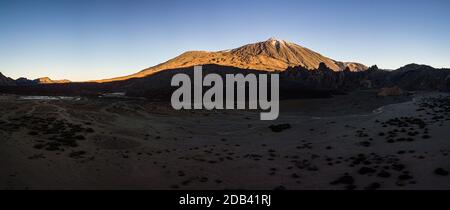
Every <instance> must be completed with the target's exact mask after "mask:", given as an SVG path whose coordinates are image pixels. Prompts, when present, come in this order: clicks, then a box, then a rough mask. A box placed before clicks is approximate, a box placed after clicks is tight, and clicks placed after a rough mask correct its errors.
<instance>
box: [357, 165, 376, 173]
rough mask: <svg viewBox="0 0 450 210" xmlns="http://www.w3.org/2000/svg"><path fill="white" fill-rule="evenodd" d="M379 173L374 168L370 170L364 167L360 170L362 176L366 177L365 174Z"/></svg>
mask: <svg viewBox="0 0 450 210" xmlns="http://www.w3.org/2000/svg"><path fill="white" fill-rule="evenodd" d="M375 172H377V171H376V170H375V169H373V168H369V167H362V168H361V169H359V171H358V173H359V174H361V175H365V174H373V173H375Z"/></svg>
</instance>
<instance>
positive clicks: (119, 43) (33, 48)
mask: <svg viewBox="0 0 450 210" xmlns="http://www.w3.org/2000/svg"><path fill="white" fill-rule="evenodd" d="M272 36H275V37H278V38H280V39H285V40H288V41H292V42H295V43H298V44H300V45H302V46H305V47H308V48H310V49H312V50H315V51H317V52H319V53H322V54H323V55H325V56H328V57H331V58H333V59H337V60H343V61H357V62H362V63H364V64H367V65H373V64H377V65H379V66H380V67H382V68H390V69H394V68H398V67H400V66H403V65H405V64H408V63H412V62H416V63H425V64H429V65H432V66H435V67H450V38H449V37H450V1H449V0H421V1H419V0H397V1H395V0H377V1H374V0H359V1H356V0H339V1H337V0H328V1H327V0H322V1H321V0H315V1H301V0H285V1H283V0H226V1H224V0H161V1H156V0H155V1H150V0H147V1H144V0H0V71H1V72H3V73H4V74H5V75H7V76H10V77H13V78H17V77H21V76H25V77H28V78H37V77H43V76H49V77H51V78H54V79H62V78H67V79H71V80H74V81H80V80H90V79H101V78H110V77H115V76H122V75H127V74H131V73H135V72H137V71H140V70H142V69H144V68H146V67H150V66H153V65H155V64H158V63H161V62H163V61H166V60H168V59H170V58H173V57H175V56H177V55H179V54H181V53H182V52H184V51H187V50H222V49H229V48H234V47H238V46H241V45H243V44H247V43H253V42H257V41H263V40H266V39H268V38H270V37H272Z"/></svg>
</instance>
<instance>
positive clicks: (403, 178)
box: [398, 174, 413, 180]
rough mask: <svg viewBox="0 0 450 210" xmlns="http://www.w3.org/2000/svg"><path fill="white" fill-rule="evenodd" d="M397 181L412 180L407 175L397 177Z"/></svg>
mask: <svg viewBox="0 0 450 210" xmlns="http://www.w3.org/2000/svg"><path fill="white" fill-rule="evenodd" d="M398 179H399V180H411V179H413V177H412V176H410V175H408V174H403V175H400V176H398Z"/></svg>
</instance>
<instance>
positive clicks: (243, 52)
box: [91, 38, 367, 83]
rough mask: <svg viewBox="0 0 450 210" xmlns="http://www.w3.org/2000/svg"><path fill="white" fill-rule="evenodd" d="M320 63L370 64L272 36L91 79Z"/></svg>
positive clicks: (353, 67) (358, 67)
mask: <svg viewBox="0 0 450 210" xmlns="http://www.w3.org/2000/svg"><path fill="white" fill-rule="evenodd" d="M320 63H324V64H326V65H327V66H328V67H329V68H330V69H332V70H333V71H343V70H345V69H347V68H348V70H350V71H364V70H367V66H365V65H363V64H360V63H355V62H341V61H336V60H333V59H331V58H328V57H325V56H323V55H321V54H319V53H317V52H315V51H313V50H310V49H308V48H305V47H302V46H300V45H298V44H295V43H292V42H288V41H284V40H279V39H275V38H270V39H268V40H266V41H263V42H257V43H252V44H247V45H244V46H241V47H238V48H234V49H231V50H221V51H214V52H209V51H187V52H184V53H182V54H181V55H179V56H177V57H175V58H172V59H170V60H168V61H166V62H163V63H161V64H158V65H156V66H153V67H150V68H146V69H144V70H142V71H139V72H137V73H135V74H131V75H128V76H123V77H116V78H111V79H102V80H93V81H91V82H100V83H104V82H113V81H121V80H127V79H131V78H142V77H146V76H150V75H152V74H155V73H157V72H159V71H164V70H167V69H176V68H185V67H192V66H196V65H207V64H215V65H221V66H230V67H236V68H241V69H256V70H261V71H269V72H271V71H284V70H286V69H287V68H288V67H294V66H302V67H305V68H308V69H311V70H313V69H317V68H318V67H319V64H320Z"/></svg>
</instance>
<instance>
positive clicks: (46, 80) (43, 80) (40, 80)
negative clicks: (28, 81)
mask: <svg viewBox="0 0 450 210" xmlns="http://www.w3.org/2000/svg"><path fill="white" fill-rule="evenodd" d="M34 82H36V83H37V84H55V83H70V82H71V81H70V80H66V79H64V80H52V79H50V78H48V77H41V78H38V79H35V80H34Z"/></svg>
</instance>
